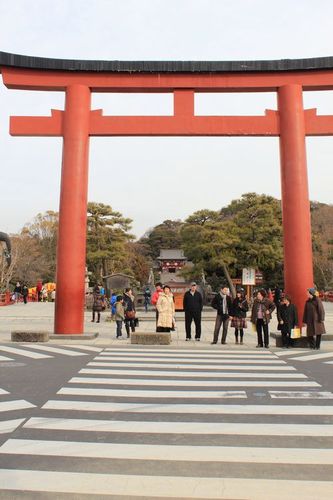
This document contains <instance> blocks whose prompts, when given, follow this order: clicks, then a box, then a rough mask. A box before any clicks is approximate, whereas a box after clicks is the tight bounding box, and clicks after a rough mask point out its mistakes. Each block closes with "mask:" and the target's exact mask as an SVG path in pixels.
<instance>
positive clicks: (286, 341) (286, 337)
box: [281, 325, 291, 347]
mask: <svg viewBox="0 0 333 500" xmlns="http://www.w3.org/2000/svg"><path fill="white" fill-rule="evenodd" d="M290 333H291V331H290V329H289V328H288V327H285V325H282V328H281V336H282V345H283V347H289V346H290V345H291V340H290Z"/></svg>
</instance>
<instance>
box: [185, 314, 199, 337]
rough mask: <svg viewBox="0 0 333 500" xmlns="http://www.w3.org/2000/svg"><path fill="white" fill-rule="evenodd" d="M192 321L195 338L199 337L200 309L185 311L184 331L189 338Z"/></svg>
mask: <svg viewBox="0 0 333 500" xmlns="http://www.w3.org/2000/svg"><path fill="white" fill-rule="evenodd" d="M192 321H194V324H195V338H196V339H200V337H201V311H194V312H193V311H185V331H186V338H187V339H190V338H191V324H192Z"/></svg>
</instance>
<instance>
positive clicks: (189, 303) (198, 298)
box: [183, 290, 202, 313]
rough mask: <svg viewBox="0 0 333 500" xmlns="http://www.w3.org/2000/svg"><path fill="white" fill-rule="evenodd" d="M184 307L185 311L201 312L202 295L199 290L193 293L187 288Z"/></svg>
mask: <svg viewBox="0 0 333 500" xmlns="http://www.w3.org/2000/svg"><path fill="white" fill-rule="evenodd" d="M183 309H184V311H185V312H191V313H199V312H201V311H202V295H201V293H200V292H198V291H197V290H196V291H195V292H194V294H192V293H191V292H190V290H187V292H185V294H184V299H183Z"/></svg>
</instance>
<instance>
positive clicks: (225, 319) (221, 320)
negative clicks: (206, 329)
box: [213, 314, 229, 344]
mask: <svg viewBox="0 0 333 500" xmlns="http://www.w3.org/2000/svg"><path fill="white" fill-rule="evenodd" d="M221 326H222V341H221V342H222V344H225V341H226V338H227V333H228V326H229V316H224V315H221V314H218V315H217V316H216V321H215V328H214V338H213V342H217V341H218V338H219V333H220V328H221Z"/></svg>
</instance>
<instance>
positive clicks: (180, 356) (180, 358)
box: [99, 352, 276, 362]
mask: <svg viewBox="0 0 333 500" xmlns="http://www.w3.org/2000/svg"><path fill="white" fill-rule="evenodd" d="M99 356H100V357H101V358H103V357H107V356H109V357H112V358H116V359H125V360H126V361H128V359H133V358H134V359H136V358H137V359H138V360H140V359H142V358H144V359H146V360H149V359H159V360H160V361H163V359H164V358H165V359H170V360H171V361H173V360H175V361H184V360H186V361H188V360H190V361H200V360H201V359H203V358H205V359H207V360H212V361H213V360H216V361H219V360H224V359H242V360H243V359H258V356H256V355H255V354H242V353H238V354H236V353H234V354H229V352H228V353H226V354H209V355H205V356H203V355H202V354H196V355H194V354H192V355H189V356H186V357H184V355H183V354H179V353H178V354H174V353H158V354H154V353H147V354H145V353H133V352H132V353H129V354H128V355H126V354H125V353H121V354H120V353H117V352H113V353H112V354H110V353H109V352H101V353H100V355H99ZM260 359H275V360H276V357H275V356H274V354H263V355H261V356H260ZM207 362H210V361H207Z"/></svg>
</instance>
